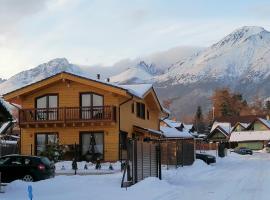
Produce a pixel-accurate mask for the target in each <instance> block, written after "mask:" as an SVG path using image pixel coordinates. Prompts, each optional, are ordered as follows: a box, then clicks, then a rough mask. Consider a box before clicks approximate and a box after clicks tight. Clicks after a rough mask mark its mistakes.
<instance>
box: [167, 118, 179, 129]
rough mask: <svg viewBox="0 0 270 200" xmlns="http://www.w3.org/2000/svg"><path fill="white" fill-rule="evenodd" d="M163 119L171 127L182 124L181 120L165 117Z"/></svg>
mask: <svg viewBox="0 0 270 200" xmlns="http://www.w3.org/2000/svg"><path fill="white" fill-rule="evenodd" d="M163 121H164V122H165V123H166V124H167V125H168V126H169V127H171V128H176V127H180V126H181V124H182V123H181V122H176V121H173V120H171V119H164V120H163Z"/></svg>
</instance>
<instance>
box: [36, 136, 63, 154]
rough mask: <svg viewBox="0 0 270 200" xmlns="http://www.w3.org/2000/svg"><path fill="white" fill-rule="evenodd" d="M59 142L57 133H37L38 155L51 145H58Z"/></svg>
mask: <svg viewBox="0 0 270 200" xmlns="http://www.w3.org/2000/svg"><path fill="white" fill-rule="evenodd" d="M57 143H58V139H57V133H37V134H36V155H38V156H39V155H41V154H42V153H43V152H44V151H46V150H47V148H48V147H49V146H50V145H56V144H57Z"/></svg>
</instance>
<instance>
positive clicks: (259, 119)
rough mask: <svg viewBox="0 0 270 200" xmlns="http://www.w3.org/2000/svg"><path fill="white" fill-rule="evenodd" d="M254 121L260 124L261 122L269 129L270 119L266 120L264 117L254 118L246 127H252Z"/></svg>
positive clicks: (249, 128)
mask: <svg viewBox="0 0 270 200" xmlns="http://www.w3.org/2000/svg"><path fill="white" fill-rule="evenodd" d="M256 122H260V123H261V124H263V125H264V126H265V127H266V128H267V129H269V130H270V121H269V120H266V119H262V118H257V119H255V120H254V121H253V122H252V123H250V125H249V126H248V127H247V130H251V129H252V127H254V124H255V123H256Z"/></svg>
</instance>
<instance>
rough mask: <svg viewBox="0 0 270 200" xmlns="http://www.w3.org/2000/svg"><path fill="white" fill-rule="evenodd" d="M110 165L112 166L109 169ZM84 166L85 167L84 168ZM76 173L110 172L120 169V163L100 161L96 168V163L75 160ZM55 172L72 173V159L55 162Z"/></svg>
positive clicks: (57, 173)
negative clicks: (99, 165) (98, 167)
mask: <svg viewBox="0 0 270 200" xmlns="http://www.w3.org/2000/svg"><path fill="white" fill-rule="evenodd" d="M110 165H111V166H112V168H111V169H110ZM85 166H86V168H85ZM77 168H78V169H77V172H76V173H77V174H112V173H117V172H120V171H121V163H120V162H116V163H101V168H100V169H98V170H97V169H96V164H94V163H87V162H85V161H82V162H77ZM55 173H56V175H59V174H65V175H67V174H74V170H73V169H72V161H63V162H57V163H55Z"/></svg>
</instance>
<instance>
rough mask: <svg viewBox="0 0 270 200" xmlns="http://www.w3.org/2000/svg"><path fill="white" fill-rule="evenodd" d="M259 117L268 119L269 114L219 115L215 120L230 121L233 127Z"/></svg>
mask: <svg viewBox="0 0 270 200" xmlns="http://www.w3.org/2000/svg"><path fill="white" fill-rule="evenodd" d="M257 118H262V119H267V120H269V119H270V118H269V115H267V114H265V115H243V116H223V117H218V118H216V119H215V120H214V121H216V122H227V123H230V124H231V126H232V127H234V126H235V125H236V124H237V123H243V124H250V123H251V122H253V121H254V120H255V119H257Z"/></svg>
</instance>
